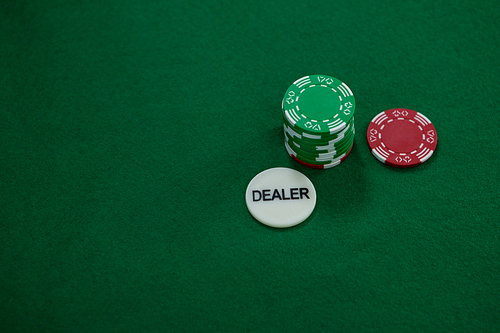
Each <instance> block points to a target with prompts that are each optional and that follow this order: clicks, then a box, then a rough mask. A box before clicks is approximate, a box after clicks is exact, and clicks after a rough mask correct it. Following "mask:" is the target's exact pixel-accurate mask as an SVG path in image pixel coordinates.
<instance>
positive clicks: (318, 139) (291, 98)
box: [281, 75, 356, 169]
mask: <svg viewBox="0 0 500 333" xmlns="http://www.w3.org/2000/svg"><path fill="white" fill-rule="evenodd" d="M355 108H356V104H355V101H354V95H353V94H352V91H351V89H349V87H348V86H347V85H346V84H345V83H344V82H342V81H340V80H338V79H336V78H334V77H331V76H328V75H309V76H304V77H303V78H300V79H298V80H297V81H295V82H294V83H293V84H292V85H291V86H290V87H289V88H288V90H287V91H286V93H285V97H284V98H283V101H282V103H281V109H282V114H283V129H284V134H285V148H286V150H287V152H288V154H289V155H290V156H291V157H292V158H293V159H294V160H296V161H297V162H299V163H301V164H303V165H306V166H308V167H311V168H316V169H327V168H331V167H334V166H336V165H339V164H340V163H341V162H342V161H343V160H344V159H345V158H346V157H347V155H349V153H350V152H351V148H352V145H353V142H354V133H355V129H354V110H355Z"/></svg>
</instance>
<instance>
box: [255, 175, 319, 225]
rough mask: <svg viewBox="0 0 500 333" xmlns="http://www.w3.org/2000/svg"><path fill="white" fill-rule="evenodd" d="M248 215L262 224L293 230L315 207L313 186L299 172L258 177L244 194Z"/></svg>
mask: <svg viewBox="0 0 500 333" xmlns="http://www.w3.org/2000/svg"><path fill="white" fill-rule="evenodd" d="M245 197H246V203H247V207H248V211H249V212H250V214H252V216H253V217H254V218H255V219H256V220H257V221H259V222H261V223H263V224H266V225H268V226H271V227H275V228H287V227H293V226H294V225H297V224H299V223H301V222H303V221H304V220H305V219H307V218H308V217H309V215H311V213H312V212H313V210H314V206H316V190H315V188H314V185H313V183H311V181H310V180H309V178H307V177H306V176H304V175H303V174H302V173H300V172H298V171H297V170H293V169H289V168H272V169H267V170H264V171H262V172H261V173H259V174H258V175H257V176H255V177H254V178H253V179H252V180H251V181H250V183H249V184H248V187H247V191H246V194H245Z"/></svg>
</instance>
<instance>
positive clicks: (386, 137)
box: [366, 109, 437, 168]
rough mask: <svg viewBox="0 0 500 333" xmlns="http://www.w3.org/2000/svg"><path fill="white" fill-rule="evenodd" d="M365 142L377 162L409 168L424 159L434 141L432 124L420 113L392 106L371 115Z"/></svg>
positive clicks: (428, 156) (432, 150)
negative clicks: (392, 107)
mask: <svg viewBox="0 0 500 333" xmlns="http://www.w3.org/2000/svg"><path fill="white" fill-rule="evenodd" d="M366 139H367V141H368V145H369V146H370V149H371V151H372V154H373V156H375V157H376V158H377V159H378V160H379V161H380V162H382V163H385V164H387V165H390V166H394V167H398V168H410V167H414V166H417V165H420V164H422V163H424V162H425V161H427V160H428V159H429V158H430V157H431V156H432V154H433V153H434V150H436V145H437V134H436V129H435V128H434V125H432V123H431V122H430V120H429V119H427V117H426V116H424V115H423V114H421V113H419V112H416V111H413V110H408V109H391V110H387V111H384V112H381V113H379V114H378V115H376V116H375V118H373V119H372V121H371V123H370V126H368V131H367V134H366Z"/></svg>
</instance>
